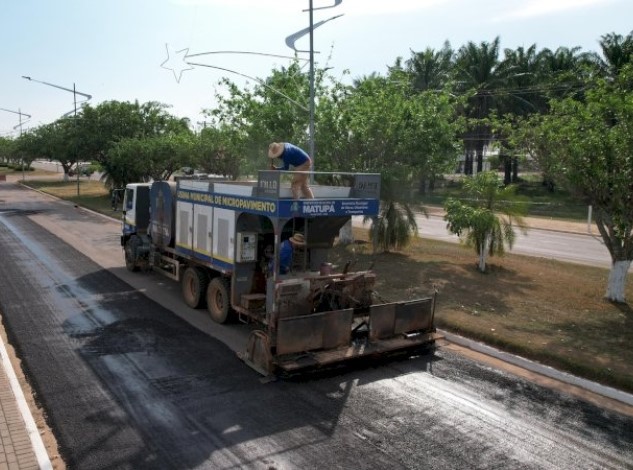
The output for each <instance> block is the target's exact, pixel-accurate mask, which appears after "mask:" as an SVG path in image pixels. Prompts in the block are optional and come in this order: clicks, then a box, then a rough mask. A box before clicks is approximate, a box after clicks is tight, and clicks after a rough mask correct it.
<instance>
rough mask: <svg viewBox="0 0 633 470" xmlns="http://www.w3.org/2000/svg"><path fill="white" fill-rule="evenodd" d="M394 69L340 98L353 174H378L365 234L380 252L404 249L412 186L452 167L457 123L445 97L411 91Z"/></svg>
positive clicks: (410, 226) (410, 229) (411, 226)
mask: <svg viewBox="0 0 633 470" xmlns="http://www.w3.org/2000/svg"><path fill="white" fill-rule="evenodd" d="M404 73H405V72H404V71H402V70H401V69H399V68H397V67H395V68H393V69H392V70H391V71H390V74H389V76H388V77H381V76H378V75H373V76H370V77H365V78H364V79H362V80H359V81H358V82H357V83H356V86H355V87H354V89H353V90H352V91H351V93H350V95H349V96H348V97H347V98H346V100H345V105H344V112H345V113H346V114H347V117H346V118H345V122H346V123H347V125H348V126H349V133H348V139H349V141H350V146H349V147H350V148H352V149H353V150H354V152H353V153H352V154H351V155H350V159H349V162H350V169H351V170H353V171H370V172H380V173H381V174H382V180H383V187H382V191H381V193H382V194H381V212H380V215H379V217H378V218H377V219H376V220H375V221H374V224H373V227H372V230H371V234H372V238H373V241H374V245H375V246H377V247H380V248H381V249H383V250H385V251H389V250H390V249H393V248H399V247H402V246H404V245H406V244H407V243H408V241H409V239H410V238H411V236H413V235H414V234H415V233H417V224H416V222H415V218H414V217H413V216H412V214H413V213H414V211H419V210H422V207H421V205H420V204H415V202H414V201H415V200H416V198H414V197H412V196H413V186H412V184H413V182H415V181H420V180H430V179H432V178H433V177H434V176H435V175H438V174H442V173H443V172H445V171H450V170H452V169H453V168H454V167H455V163H456V159H457V155H458V154H459V150H460V149H459V145H458V144H457V140H456V136H457V135H458V134H459V132H460V122H459V120H456V119H455V101H454V100H453V98H451V96H450V95H449V94H447V93H438V92H435V91H433V92H425V93H415V92H414V91H413V90H412V89H411V87H410V85H409V81H408V79H407V78H408V77H406V76H405V75H404Z"/></svg>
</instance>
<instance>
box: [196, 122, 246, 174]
mask: <svg viewBox="0 0 633 470" xmlns="http://www.w3.org/2000/svg"><path fill="white" fill-rule="evenodd" d="M244 141H245V135H244V133H243V132H241V131H240V130H239V129H234V128H231V127H229V126H226V125H221V126H217V127H208V128H206V129H203V130H202V132H201V133H200V135H199V136H198V137H197V139H196V144H195V152H196V162H197V166H198V167H199V168H201V169H202V170H204V171H205V172H206V173H212V174H215V175H222V176H225V177H229V178H231V179H233V180H235V179H237V178H238V177H239V176H240V173H241V171H242V165H243V164H244V160H245V158H244V149H245V144H244Z"/></svg>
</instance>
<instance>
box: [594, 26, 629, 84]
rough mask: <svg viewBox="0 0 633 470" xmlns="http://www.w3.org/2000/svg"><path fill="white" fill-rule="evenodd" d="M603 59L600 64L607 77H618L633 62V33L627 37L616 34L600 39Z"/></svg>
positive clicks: (606, 35)
mask: <svg viewBox="0 0 633 470" xmlns="http://www.w3.org/2000/svg"><path fill="white" fill-rule="evenodd" d="M600 48H601V49H602V55H603V57H604V58H603V59H602V60H601V62H600V65H601V68H602V70H603V72H604V74H605V75H607V76H608V77H610V78H614V77H616V76H617V75H618V74H619V73H620V70H621V69H622V67H624V66H625V65H626V64H630V63H631V62H633V31H631V32H630V33H629V34H627V35H626V36H622V35H620V34H616V33H609V34H605V35H604V36H602V37H601V38H600Z"/></svg>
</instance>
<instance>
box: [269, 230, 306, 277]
mask: <svg viewBox="0 0 633 470" xmlns="http://www.w3.org/2000/svg"><path fill="white" fill-rule="evenodd" d="M303 246H305V238H304V237H303V234H301V233H295V234H294V235H293V236H292V237H290V238H289V239H287V240H285V241H283V242H282V243H281V245H280V248H279V274H288V273H289V272H290V269H291V268H292V255H293V254H294V249H295V247H303ZM269 271H271V272H272V261H271V266H270V267H269Z"/></svg>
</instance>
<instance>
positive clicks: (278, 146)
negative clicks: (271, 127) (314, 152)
mask: <svg viewBox="0 0 633 470" xmlns="http://www.w3.org/2000/svg"><path fill="white" fill-rule="evenodd" d="M268 158H270V159H271V163H270V168H271V170H285V171H288V170H290V166H292V167H293V170H295V171H305V172H306V173H296V174H295V175H293V177H292V183H291V186H290V189H291V190H292V197H293V198H294V199H299V192H301V193H302V194H303V197H304V198H306V199H314V194H312V189H310V186H309V185H308V172H309V171H310V169H311V168H312V159H311V158H310V156H309V155H308V154H307V153H306V152H305V151H303V150H302V149H300V148H299V147H297V146H296V145H293V144H290V143H288V142H273V143H272V144H270V145H269V146H268ZM277 158H279V159H281V161H282V162H283V166H282V167H280V168H277V167H275V165H274V164H273V160H274V159H277Z"/></svg>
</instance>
